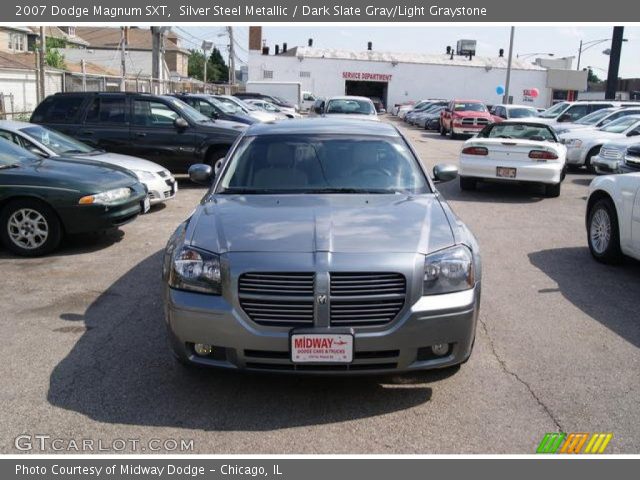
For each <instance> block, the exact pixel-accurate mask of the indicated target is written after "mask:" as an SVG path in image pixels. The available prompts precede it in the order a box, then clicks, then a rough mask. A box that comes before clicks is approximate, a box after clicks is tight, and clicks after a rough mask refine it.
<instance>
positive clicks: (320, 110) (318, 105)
mask: <svg viewBox="0 0 640 480" xmlns="http://www.w3.org/2000/svg"><path fill="white" fill-rule="evenodd" d="M326 101H327V99H326V98H324V97H318V98H316V101H315V102H313V106H312V107H311V109H310V110H309V117H318V116H321V115H322V114H324V105H325V103H326Z"/></svg>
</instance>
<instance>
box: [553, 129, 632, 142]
mask: <svg viewBox="0 0 640 480" xmlns="http://www.w3.org/2000/svg"><path fill="white" fill-rule="evenodd" d="M561 137H562V138H564V139H566V140H568V139H578V140H583V141H591V140H595V141H598V142H599V141H606V140H609V139H611V140H614V139H616V138H626V137H625V135H624V134H622V133H613V132H603V131H601V130H590V129H586V130H573V131H570V132H567V133H563V134H562V135H561Z"/></svg>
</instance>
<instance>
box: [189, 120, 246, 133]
mask: <svg viewBox="0 0 640 480" xmlns="http://www.w3.org/2000/svg"><path fill="white" fill-rule="evenodd" d="M198 127H200V128H207V129H209V128H210V129H212V130H213V129H215V130H217V131H219V130H220V129H221V128H224V129H225V130H229V132H234V133H236V134H239V133H242V132H243V131H244V130H246V129H247V125H246V124H245V123H240V122H232V121H231V120H211V121H210V122H203V123H199V124H198Z"/></svg>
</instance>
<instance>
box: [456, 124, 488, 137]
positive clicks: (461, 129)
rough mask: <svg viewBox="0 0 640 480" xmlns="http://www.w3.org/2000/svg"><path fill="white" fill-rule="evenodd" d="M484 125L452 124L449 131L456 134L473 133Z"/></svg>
mask: <svg viewBox="0 0 640 480" xmlns="http://www.w3.org/2000/svg"><path fill="white" fill-rule="evenodd" d="M484 127H486V125H455V124H454V125H453V126H452V127H451V131H452V132H453V133H454V134H456V135H475V134H476V133H478V132H480V131H481V130H482V129H483V128H484Z"/></svg>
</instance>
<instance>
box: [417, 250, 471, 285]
mask: <svg viewBox="0 0 640 480" xmlns="http://www.w3.org/2000/svg"><path fill="white" fill-rule="evenodd" d="M474 283H475V277H474V267H473V255H472V254H471V250H469V249H468V248H467V247H465V246H464V245H455V246H453V247H450V248H447V249H445V250H441V251H439V252H436V253H432V254H431V255H427V256H426V257H425V262H424V286H423V289H422V294H423V295H438V294H441V293H452V292H459V291H461V290H468V289H470V288H473V285H474Z"/></svg>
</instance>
